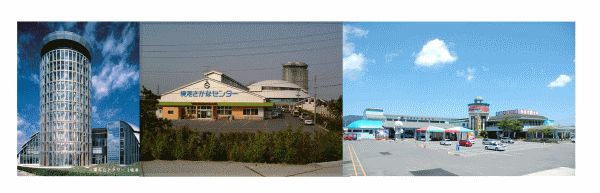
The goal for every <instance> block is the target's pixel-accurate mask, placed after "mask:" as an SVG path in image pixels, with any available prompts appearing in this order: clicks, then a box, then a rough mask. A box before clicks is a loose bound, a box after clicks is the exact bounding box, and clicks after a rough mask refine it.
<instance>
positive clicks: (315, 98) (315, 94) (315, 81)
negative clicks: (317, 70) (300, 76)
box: [314, 75, 317, 124]
mask: <svg viewBox="0 0 600 193" xmlns="http://www.w3.org/2000/svg"><path fill="white" fill-rule="evenodd" d="M314 123H315V124H317V75H315V122H314Z"/></svg>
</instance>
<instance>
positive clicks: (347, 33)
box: [342, 25, 369, 41]
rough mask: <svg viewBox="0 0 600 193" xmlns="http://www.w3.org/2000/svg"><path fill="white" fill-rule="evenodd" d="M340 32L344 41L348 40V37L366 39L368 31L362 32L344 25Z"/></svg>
mask: <svg viewBox="0 0 600 193" xmlns="http://www.w3.org/2000/svg"><path fill="white" fill-rule="evenodd" d="M342 31H343V33H344V37H343V38H344V41H346V40H348V38H350V37H357V38H361V37H367V34H368V33H369V30H363V29H360V28H357V27H352V26H350V25H344V27H343V28H342Z"/></svg>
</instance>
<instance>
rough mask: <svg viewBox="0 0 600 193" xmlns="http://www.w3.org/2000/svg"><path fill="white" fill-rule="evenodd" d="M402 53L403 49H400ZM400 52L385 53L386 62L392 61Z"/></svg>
mask: <svg viewBox="0 0 600 193" xmlns="http://www.w3.org/2000/svg"><path fill="white" fill-rule="evenodd" d="M400 53H402V51H400ZM400 53H387V54H385V63H390V62H391V61H392V59H394V58H395V57H398V56H399V55H400Z"/></svg>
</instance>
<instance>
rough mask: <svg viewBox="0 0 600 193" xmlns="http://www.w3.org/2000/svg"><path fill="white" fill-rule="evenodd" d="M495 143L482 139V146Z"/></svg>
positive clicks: (491, 140)
mask: <svg viewBox="0 0 600 193" xmlns="http://www.w3.org/2000/svg"><path fill="white" fill-rule="evenodd" d="M495 142H496V140H493V139H483V142H482V144H483V145H489V144H491V143H495Z"/></svg>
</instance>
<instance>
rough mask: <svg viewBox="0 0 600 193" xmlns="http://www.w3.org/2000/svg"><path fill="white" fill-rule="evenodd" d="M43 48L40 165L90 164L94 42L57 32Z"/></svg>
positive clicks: (70, 33) (51, 35)
mask: <svg viewBox="0 0 600 193" xmlns="http://www.w3.org/2000/svg"><path fill="white" fill-rule="evenodd" d="M40 47H41V49H40V50H41V52H40V55H41V57H42V59H41V62H40V136H39V137H40V154H39V156H40V158H39V159H40V166H87V165H90V158H91V153H90V152H91V150H90V148H91V136H92V135H91V134H92V133H91V132H92V128H91V123H92V122H91V116H90V114H91V102H92V100H91V98H90V97H91V94H92V91H91V86H92V84H91V79H90V77H91V74H92V73H91V71H92V65H91V62H90V61H91V59H92V58H91V55H90V52H91V49H90V45H89V43H88V42H87V41H85V40H84V39H83V38H82V37H81V36H79V35H77V34H75V33H72V32H66V31H57V32H52V33H50V34H48V35H47V36H46V37H44V39H43V40H42V44H41V45H40Z"/></svg>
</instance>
